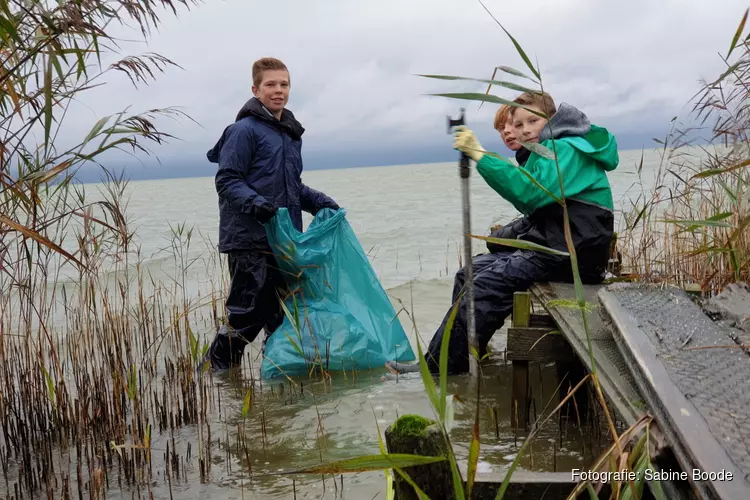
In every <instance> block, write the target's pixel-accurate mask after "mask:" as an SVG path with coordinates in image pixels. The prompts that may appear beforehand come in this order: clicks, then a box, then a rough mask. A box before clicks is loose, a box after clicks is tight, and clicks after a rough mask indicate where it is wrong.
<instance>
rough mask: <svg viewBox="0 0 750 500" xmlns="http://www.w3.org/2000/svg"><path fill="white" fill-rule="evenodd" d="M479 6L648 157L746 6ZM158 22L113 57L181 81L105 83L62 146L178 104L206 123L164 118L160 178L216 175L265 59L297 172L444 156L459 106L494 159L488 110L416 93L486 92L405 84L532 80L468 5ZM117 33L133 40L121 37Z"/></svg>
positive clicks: (215, 10) (209, 13)
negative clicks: (152, 64) (504, 75)
mask: <svg viewBox="0 0 750 500" xmlns="http://www.w3.org/2000/svg"><path fill="white" fill-rule="evenodd" d="M485 5H487V7H488V8H489V9H490V10H491V11H492V13H493V14H494V15H495V16H496V17H497V18H498V19H499V20H500V21H501V22H502V23H503V24H504V26H505V27H506V28H507V29H508V30H510V31H511V33H512V34H513V35H514V36H515V37H516V38H517V39H518V41H519V42H520V43H521V44H522V45H523V47H524V48H525V50H526V51H527V53H528V54H529V56H530V57H532V59H538V61H539V65H540V67H541V70H542V74H543V78H544V82H545V89H546V90H547V91H548V92H550V93H551V94H552V95H553V96H554V97H555V99H556V101H557V102H558V103H559V102H562V101H565V102H569V103H571V104H573V105H575V106H578V107H579V108H581V109H582V110H583V111H584V112H586V113H587V114H588V116H589V117H590V118H591V120H592V121H593V122H595V123H597V124H599V125H602V126H605V127H608V128H610V129H611V130H612V131H613V132H615V133H616V134H617V135H618V137H622V138H623V139H622V141H621V143H622V144H624V145H625V146H629V147H633V146H636V147H640V145H641V143H644V145H646V146H647V147H648V146H649V144H648V142H647V141H648V138H650V137H654V136H656V137H663V136H664V134H665V133H666V132H667V130H668V121H669V119H670V118H671V117H672V116H675V115H679V116H680V117H681V118H686V117H687V111H688V107H687V104H688V103H689V99H690V97H691V96H692V95H693V94H694V93H695V92H696V91H697V90H698V89H699V83H698V82H699V80H700V79H701V78H706V79H708V78H714V77H715V76H716V75H717V74H719V72H720V71H721V68H722V65H723V63H722V62H721V60H720V58H719V56H718V54H717V52H721V53H725V52H726V50H727V48H728V44H729V42H730V40H731V37H732V34H733V33H734V30H735V29H736V27H737V24H738V23H739V20H740V17H741V16H742V13H743V10H744V9H745V8H746V4H745V3H743V2H740V1H739V0H723V1H722V2H721V6H719V4H718V3H715V4H713V5H710V4H709V3H707V2H705V1H698V0H683V1H679V0H659V1H652V0H651V1H645V0H633V1H630V2H601V1H599V0H566V1H560V0H530V1H527V2H508V1H500V0H487V1H486V2H485ZM164 19H165V22H164V23H163V25H162V26H161V27H160V30H159V32H158V33H154V36H153V37H152V38H151V39H150V41H149V43H148V45H147V46H146V45H145V44H143V43H127V44H124V45H123V53H124V54H137V53H143V52H157V53H159V54H162V55H164V56H166V57H169V58H170V59H172V60H174V61H175V62H176V63H178V64H180V65H181V66H182V67H183V68H184V69H185V70H184V71H182V70H180V69H177V68H170V69H168V70H167V73H166V74H164V75H159V77H158V79H157V81H156V82H154V83H151V84H150V85H149V86H148V87H141V88H139V89H134V88H133V87H132V85H131V83H130V81H129V80H128V78H127V77H126V76H125V75H124V74H121V73H117V72H112V73H109V74H108V75H107V77H106V81H107V82H108V84H107V85H106V86H104V87H103V88H99V89H95V90H91V91H88V92H87V93H86V94H85V97H84V98H83V99H82V103H81V104H80V105H76V106H74V107H73V109H72V110H71V113H70V115H69V117H68V118H67V120H68V121H67V125H66V127H65V132H64V135H63V137H64V138H65V139H68V140H72V139H75V138H79V137H82V136H84V135H85V134H86V133H87V132H88V130H89V129H90V127H91V126H92V125H93V124H94V123H95V122H96V120H97V119H98V118H100V117H102V116H104V115H105V114H110V113H115V112H118V111H120V110H122V109H124V108H125V107H127V106H131V110H132V111H142V110H145V109H148V108H155V107H166V106H180V107H182V108H183V109H184V111H185V112H187V113H188V114H190V116H191V117H192V118H193V119H194V120H196V121H197V122H199V123H200V126H198V125H195V124H193V123H191V122H189V121H183V122H180V123H172V122H170V121H167V120H165V121H162V122H159V123H160V127H161V128H162V129H163V130H165V131H168V132H170V133H173V134H175V135H177V136H179V137H180V138H181V139H182V141H180V142H173V143H172V144H169V145H166V146H160V147H158V148H157V149H156V150H155V153H156V154H158V156H159V157H160V158H161V161H162V164H163V165H162V166H161V167H159V169H161V170H160V171H159V172H157V173H155V174H154V175H155V176H163V175H169V176H172V175H173V173H172V172H175V171H176V170H173V171H172V172H170V173H169V174H165V170H167V169H177V170H179V171H181V172H183V171H184V172H186V173H187V174H189V175H195V174H196V173H200V172H202V171H205V175H212V174H213V172H214V169H215V167H214V166H212V165H210V164H208V163H207V162H206V160H205V152H206V150H208V149H209V148H210V147H211V146H212V145H213V144H214V143H215V141H216V140H217V138H218V137H219V135H220V134H221V132H222V130H223V128H224V127H225V126H226V125H228V124H229V123H231V121H232V120H233V119H234V116H235V114H236V112H237V110H238V109H239V108H240V107H241V106H242V104H243V103H244V102H245V100H246V99H247V98H249V97H250V95H251V94H250V85H251V71H250V69H251V65H252V63H253V61H254V60H256V59H257V58H259V57H262V56H274V57H279V58H281V59H282V60H284V61H285V62H286V63H287V65H288V66H289V68H290V71H291V78H292V91H291V96H290V101H289V105H288V107H289V109H291V110H292V111H293V112H294V113H295V115H296V116H297V118H298V119H299V120H300V121H301V122H302V124H303V126H304V127H305V128H306V129H307V131H306V133H305V135H304V138H303V140H304V146H303V154H304V160H305V162H306V168H320V167H326V166H331V167H339V166H342V165H351V166H359V165H373V164H388V163H390V164H393V163H402V162H400V161H399V160H400V159H405V160H407V161H404V163H408V162H412V161H418V160H419V159H423V160H424V161H434V160H435V159H436V158H438V157H445V158H447V159H450V158H452V157H453V156H452V154H453V152H452V150H451V149H450V144H451V142H450V141H451V139H450V137H449V136H448V135H447V134H446V128H445V121H446V118H445V117H446V115H447V114H452V115H455V114H457V112H458V109H459V107H461V106H466V107H467V120H468V122H469V125H470V126H471V127H472V128H474V129H475V130H476V131H477V133H478V134H479V137H480V140H482V142H483V143H484V145H485V146H486V147H487V148H492V149H494V150H496V151H499V152H504V150H503V149H502V147H501V143H500V141H499V137H498V136H497V134H496V133H495V132H494V131H493V130H492V128H491V123H492V116H493V114H494V112H495V110H496V108H497V106H495V105H485V106H484V107H483V108H482V110H481V111H479V112H478V111H477V107H478V106H477V104H476V103H470V102H461V101H455V100H449V99H445V98H438V97H427V96H425V95H424V94H427V93H431V92H455V91H470V92H476V91H479V92H483V91H484V89H485V87H484V86H482V85H476V84H473V83H471V82H445V81H437V80H428V79H424V78H420V77H418V76H415V75H416V74H418V73H437V74H450V75H461V76H470V77H477V78H489V77H490V76H491V74H492V70H493V68H494V67H495V66H498V65H507V66H512V67H515V68H518V69H520V70H523V71H526V68H525V67H524V64H523V62H522V61H521V59H520V57H518V55H517V54H516V52H515V49H514V48H513V46H512V44H511V42H510V40H509V39H508V38H507V37H506V35H505V34H504V33H503V32H502V30H501V29H500V27H499V26H497V25H496V24H495V22H494V21H493V20H492V19H491V18H490V16H489V15H488V14H487V13H486V12H485V11H484V9H483V8H482V6H481V5H480V4H479V2H477V1H476V0H378V1H368V2H364V1H351V0H349V1H345V0H326V1H322V2H303V1H301V0H274V1H273V2H271V1H264V2H259V1H253V0H223V1H217V0H206V2H205V3H204V4H203V5H199V6H198V7H196V8H195V9H194V10H192V11H190V12H186V11H182V12H181V13H180V16H179V18H171V17H170V16H169V14H165V17H164ZM121 36H123V37H127V38H130V39H138V37H139V34H138V33H137V32H136V31H130V30H122V35H121ZM113 60H115V58H114V57H112V58H110V60H109V61H106V62H111V61H113ZM519 83H520V81H519ZM493 92H494V93H496V94H497V95H501V96H503V97H512V96H513V95H514V93H512V92H510V91H502V90H499V89H498V90H494V91H493ZM639 139H640V143H639V142H638V140H639ZM623 141H624V142H623ZM128 161H132V160H128ZM143 161H144V162H147V163H148V162H149V160H147V159H145V158H144V159H143ZM138 176H140V175H138Z"/></svg>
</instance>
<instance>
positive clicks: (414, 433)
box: [385, 415, 453, 500]
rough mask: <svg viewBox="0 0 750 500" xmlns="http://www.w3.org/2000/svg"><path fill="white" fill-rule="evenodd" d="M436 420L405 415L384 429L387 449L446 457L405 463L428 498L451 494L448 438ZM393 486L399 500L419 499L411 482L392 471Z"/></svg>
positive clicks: (451, 477) (407, 469)
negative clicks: (424, 463)
mask: <svg viewBox="0 0 750 500" xmlns="http://www.w3.org/2000/svg"><path fill="white" fill-rule="evenodd" d="M434 423H435V422H433V421H432V420H428V419H426V418H424V417H421V416H419V415H402V416H401V417H399V418H398V419H397V420H396V421H395V422H394V423H393V424H392V425H389V426H388V428H387V429H386V430H385V443H386V448H387V450H388V453H405V454H409V455H422V456H427V457H440V456H442V457H446V460H445V461H443V462H436V463H434V464H428V465H420V466H414V467H405V468H404V469H403V471H404V473H406V474H407V475H408V476H409V477H410V478H411V480H412V481H414V484H416V485H417V486H418V487H419V489H421V490H422V491H423V492H425V494H426V495H427V496H428V497H429V498H451V497H452V496H453V475H452V472H451V467H450V462H448V460H447V457H448V449H447V447H446V442H445V439H444V438H443V436H442V434H441V433H440V430H439V429H438V427H437V426H436V425H433V424H434ZM393 476H394V477H393V489H394V493H395V499H396V500H418V499H419V496H418V495H417V493H416V492H415V491H414V488H412V487H411V486H410V485H409V483H407V482H406V480H404V478H402V477H401V476H400V475H399V474H398V473H397V472H395V471H393Z"/></svg>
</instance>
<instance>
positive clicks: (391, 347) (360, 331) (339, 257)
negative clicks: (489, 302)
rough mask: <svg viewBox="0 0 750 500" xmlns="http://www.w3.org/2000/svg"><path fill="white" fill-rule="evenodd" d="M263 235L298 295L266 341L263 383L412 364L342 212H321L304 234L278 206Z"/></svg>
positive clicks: (403, 338) (409, 350)
mask: <svg viewBox="0 0 750 500" xmlns="http://www.w3.org/2000/svg"><path fill="white" fill-rule="evenodd" d="M266 233H267V235H268V240H269V243H270V244H271V248H272V249H273V251H274V255H275V257H276V261H277V263H278V265H279V267H280V269H281V271H282V274H283V275H284V276H285V279H286V281H287V284H288V286H289V288H290V291H292V292H293V293H291V294H290V295H289V296H288V297H287V298H286V299H285V300H284V303H283V304H284V309H285V318H284V321H283V323H282V324H281V326H280V327H279V328H278V329H277V330H276V331H274V333H273V334H272V335H271V336H270V337H269V338H268V340H267V341H266V346H265V353H264V356H263V363H262V365H261V377H262V378H264V379H269V378H274V377H278V376H280V375H283V374H285V375H288V376H297V375H306V374H308V373H311V372H315V371H317V372H318V373H319V372H320V369H321V368H322V369H324V370H326V371H339V370H352V369H356V370H366V369H369V368H380V367H382V366H383V365H384V364H385V362H386V361H388V360H398V361H412V360H414V359H415V355H414V351H413V350H412V348H411V345H410V343H409V339H408V338H407V337H406V333H405V332H404V330H403V327H402V325H401V322H400V321H399V318H398V317H397V316H396V311H395V309H394V308H393V305H392V304H391V302H390V300H389V298H388V295H387V294H386V293H385V290H383V287H382V285H381V284H380V281H379V280H378V278H377V276H376V274H375V271H374V270H373V268H372V266H371V265H370V261H369V260H368V258H367V255H366V254H365V252H364V250H363V249H362V246H361V245H360V243H359V241H358V240H357V237H356V235H355V234H354V231H353V230H352V228H351V226H350V225H349V223H348V222H347V220H346V211H345V210H344V209H339V210H336V211H334V210H332V209H329V208H325V209H323V210H321V211H320V212H318V213H317V214H316V216H315V218H314V219H313V221H312V223H311V224H310V226H309V227H308V229H307V231H305V232H304V233H301V232H299V231H298V230H297V229H296V228H295V227H294V225H293V224H292V221H291V219H290V217H289V212H288V211H287V209H286V208H281V209H279V211H278V213H277V214H276V217H274V218H273V219H272V220H271V221H270V222H269V223H268V224H266Z"/></svg>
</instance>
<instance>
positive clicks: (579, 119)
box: [539, 103, 591, 142]
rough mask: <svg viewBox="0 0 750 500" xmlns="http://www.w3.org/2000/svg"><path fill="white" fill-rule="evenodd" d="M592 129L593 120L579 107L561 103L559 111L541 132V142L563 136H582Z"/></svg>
mask: <svg viewBox="0 0 750 500" xmlns="http://www.w3.org/2000/svg"><path fill="white" fill-rule="evenodd" d="M589 130H591V122H590V121H589V119H588V117H587V116H586V115H585V114H584V113H583V111H580V110H579V109H578V108H576V107H574V106H571V105H570V104H567V103H562V104H560V107H559V108H558V109H557V112H556V113H555V114H554V115H553V116H552V118H550V120H549V124H548V125H546V126H545V127H544V128H543V129H542V132H541V133H540V134H539V142H544V141H547V140H549V139H560V138H562V137H582V136H584V135H586V134H588V133H589Z"/></svg>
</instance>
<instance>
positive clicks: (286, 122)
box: [206, 97, 305, 163]
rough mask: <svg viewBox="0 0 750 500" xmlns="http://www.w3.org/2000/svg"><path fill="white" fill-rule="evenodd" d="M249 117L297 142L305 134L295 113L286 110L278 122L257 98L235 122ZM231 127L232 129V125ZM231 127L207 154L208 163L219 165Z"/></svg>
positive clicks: (250, 102)
mask: <svg viewBox="0 0 750 500" xmlns="http://www.w3.org/2000/svg"><path fill="white" fill-rule="evenodd" d="M247 117H253V118H257V119H259V120H263V121H265V122H267V123H270V124H271V125H272V126H274V127H276V128H277V129H279V130H280V131H282V132H286V133H287V134H289V135H290V136H291V138H292V139H294V140H295V141H298V140H300V139H301V138H302V134H304V133H305V129H304V127H302V124H301V123H300V122H299V121H297V119H296V118H295V117H294V113H292V112H291V111H289V110H288V109H286V108H285V109H283V110H282V111H281V120H277V119H276V117H275V116H273V113H271V112H270V111H269V110H268V108H266V107H265V106H264V105H263V104H262V103H261V102H260V101H259V100H258V99H257V98H256V97H253V98H251V99H250V100H248V101H247V102H246V103H245V104H244V105H243V106H242V108H240V110H239V112H238V113H237V117H236V118H235V119H234V121H235V123H237V122H239V121H240V120H243V119H245V118H247ZM229 127H231V125H230V126H229ZM229 127H226V128H225V129H224V132H222V134H221V137H220V138H219V140H218V142H217V143H216V145H214V147H213V148H211V149H209V150H208V152H207V153H206V158H208V161H210V162H211V163H219V151H220V150H221V146H222V144H223V143H224V138H225V136H226V133H227V130H228V129H229Z"/></svg>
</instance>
